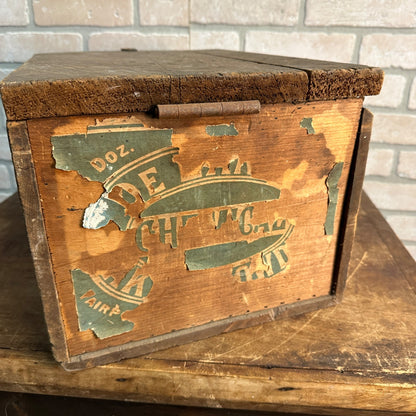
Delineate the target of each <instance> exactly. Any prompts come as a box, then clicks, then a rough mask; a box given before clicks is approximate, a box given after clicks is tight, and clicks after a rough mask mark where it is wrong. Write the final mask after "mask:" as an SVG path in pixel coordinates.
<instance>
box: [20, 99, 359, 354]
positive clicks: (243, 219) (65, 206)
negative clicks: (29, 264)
mask: <svg viewBox="0 0 416 416" xmlns="http://www.w3.org/2000/svg"><path fill="white" fill-rule="evenodd" d="M361 104H362V100H361V99H357V100H349V101H344V100H343V101H334V102H332V101H331V102H316V103H308V104H304V105H302V106H296V105H292V104H280V105H277V106H264V107H263V109H262V111H261V113H260V114H259V115H242V116H232V117H230V116H223V117H210V118H207V119H198V120H195V119H187V120H157V119H153V118H150V117H149V116H147V115H145V114H143V113H141V114H137V115H135V116H132V117H124V118H120V117H118V118H115V119H109V118H108V117H104V116H103V117H100V118H98V119H97V118H96V117H74V118H65V119H59V118H56V119H54V118H53V119H46V120H45V119H43V120H31V121H29V122H28V131H29V139H30V143H31V151H32V154H33V162H34V166H35V171H36V176H37V183H38V187H39V192H40V200H41V201H42V212H43V214H44V218H45V220H44V221H45V228H46V235H47V239H48V243H49V247H50V252H51V260H52V265H53V270H54V275H55V277H54V284H55V285H56V289H57V293H58V301H59V304H60V308H61V319H62V322H63V327H64V331H65V341H66V343H67V346H68V355H69V357H70V358H72V357H74V356H78V355H80V354H85V353H90V352H95V351H99V350H103V349H105V348H108V347H117V346H119V345H123V344H127V343H128V342H133V341H134V342H135V341H141V340H147V339H152V338H153V337H156V336H161V335H164V334H169V333H171V332H172V331H177V330H183V329H189V330H190V331H193V328H194V327H197V326H199V325H203V324H208V323H210V322H212V321H221V320H224V319H231V318H232V317H236V316H241V315H244V314H247V313H264V312H263V311H264V310H269V309H270V310H271V314H272V315H273V316H271V317H268V320H269V319H274V317H275V312H274V311H273V308H278V307H282V305H288V304H296V303H299V310H305V309H307V308H309V307H310V306H308V305H309V304H310V305H313V303H312V301H313V302H315V301H316V302H317V304H318V303H319V302H321V301H325V302H326V301H327V298H329V297H330V296H329V295H331V290H332V284H333V277H334V276H333V270H334V264H335V250H336V246H337V236H338V227H339V222H340V218H341V214H342V209H341V207H342V206H343V200H344V193H345V189H346V184H347V179H348V176H349V167H350V163H351V158H352V153H353V149H354V144H355V138H356V132H357V129H358V120H359V114H360V111H361ZM305 120H309V123H310V125H304V126H302V123H303V122H304V121H305ZM97 123H98V125H101V126H105V127H101V129H103V130H102V131H107V130H109V131H113V130H114V129H113V130H111V125H113V126H119V125H120V123H127V124H126V125H128V126H131V125H133V124H135V125H138V124H139V123H143V124H144V126H145V127H144V128H145V129H149V128H153V129H166V128H172V129H173V134H172V137H171V144H172V146H173V147H172V149H177V150H172V151H171V152H174V153H175V152H176V154H174V158H173V161H174V164H172V162H170V163H171V165H168V168H169V169H170V170H169V172H168V174H167V175H168V176H174V175H175V172H176V170H175V168H176V167H177V166H179V170H180V175H181V178H179V179H178V180H179V181H181V182H182V183H186V181H188V180H194V179H196V178H199V179H197V180H198V181H199V180H200V179H201V167H202V170H203V169H205V170H206V171H205V174H203V175H202V176H203V178H202V179H203V180H205V179H206V178H208V179H215V180H218V181H221V180H223V178H225V179H227V178H229V175H230V169H231V167H230V166H231V162H232V161H233V160H234V161H236V162H235V164H236V166H237V167H236V169H237V171H238V173H240V174H241V175H242V172H243V170H246V171H247V172H246V173H244V175H246V176H244V177H245V178H249V179H250V181H251V180H252V178H255V179H261V180H263V181H266V182H264V183H267V184H268V186H269V185H272V186H274V187H275V188H273V189H277V188H278V189H280V192H281V194H280V196H279V197H278V198H275V197H273V198H269V200H265V199H260V200H256V199H254V200H251V199H247V201H240V202H238V201H237V202H236V201H234V202H232V201H229V202H228V203H225V202H224V204H223V205H224V206H227V205H232V206H233V209H234V211H235V212H234V211H233V212H234V214H233V213H232V210H231V208H230V209H229V212H228V211H227V210H224V209H221V207H220V208H215V207H216V206H215V205H214V208H211V207H210V206H208V208H204V207H202V209H199V208H198V210H197V211H195V209H196V208H194V209H193V210H192V207H189V208H187V207H185V208H184V209H183V212H184V214H185V215H186V218H185V217H184V216H183V214H182V212H178V213H177V211H178V209H176V208H175V210H176V211H175V210H174V211H172V212H171V213H170V215H168V216H166V215H162V214H163V213H162V214H159V215H157V212H156V214H152V216H150V218H153V219H152V220H150V221H151V222H150V223H149V222H147V225H146V226H145V227H143V228H140V227H142V225H139V224H143V222H140V221H141V219H140V218H139V219H137V223H136V224H135V225H133V226H132V227H131V228H129V229H127V230H126V231H120V230H119V229H118V226H117V225H116V224H115V223H113V222H111V223H110V224H108V225H107V226H105V227H103V228H102V229H98V230H91V229H86V228H85V227H82V226H81V224H82V222H83V217H84V218H85V213H84V212H85V209H86V208H87V207H88V206H89V204H92V203H95V201H97V200H99V198H100V195H101V194H102V193H103V191H104V189H103V185H102V183H100V182H99V181H97V180H95V181H90V180H88V179H86V178H85V174H84V177H82V175H80V174H79V172H77V171H75V170H76V168H74V167H70V168H67V166H65V164H66V163H69V164H70V163H72V162H71V161H68V160H65V161H64V164H63V165H62V167H61V169H56V168H55V163H57V164H58V165H59V161H57V160H58V157H57V154H58V153H57V151H58V146H59V142H58V141H56V140H55V141H54V142H53V143H54V152H55V153H54V154H55V161H54V159H53V157H52V145H51V137H52V136H54V137H55V136H59V138H60V140H69V139H67V138H66V135H68V134H74V133H80V132H81V133H82V132H85V131H86V130H87V127H88V126H93V127H94V129H93V131H95V132H96V131H97V127H99V126H97ZM208 124H209V125H208ZM209 127H211V128H212V129H214V127H216V128H218V127H220V128H227V129H229V128H231V130H232V132H230V133H229V134H228V133H227V134H228V135H227V134H226V135H224V134H223V133H224V132H220V133H221V134H219V135H216V134H211V135H210V134H207V132H208V131H209ZM114 128H116V127H114ZM117 128H118V127H117ZM128 128H131V127H128ZM310 129H313V131H311V130H310ZM100 131H101V130H100ZM146 131H147V130H146ZM157 131H162V132H166V130H157ZM157 131H156V132H157ZM76 137H78V136H76ZM100 137H101V136H100ZM102 137H104V136H102ZM276 138H278V140H276ZM100 140H102V141H103V142H104V140H105V139H104V138H103V139H100ZM294 144H295V145H294ZM71 146H73V145H71ZM71 146H68V149H66V148H65V152H67V153H68V154H71V152H72V153H74V152H75V151H76V149H75V146H73V147H72V148H71ZM131 146H133V145H131ZM117 149H118V150H116V149H113V148H112V147H111V145H110V144H108V143H104V144H103V145H102V148H101V149H100V152H101V153H99V152H98V153H97V154H96V153H93V154H92V156H91V158H92V159H94V160H96V159H97V158H100V160H102V159H101V158H104V155H106V156H105V157H106V158H107V159H109V158H110V159H111V160H113V159H115V158H117V157H120V158H121V157H123V156H122V155H127V154H128V152H133V149H132V148H131V149H130V148H129V149H127V150H126V149H122V150H120V149H119V148H118V147H117ZM114 151H116V152H117V153H115V152H114ZM120 151H121V152H123V153H120V154H119V155H118V156H117V154H118V152H120ZM136 151H137V150H136ZM110 153H111V154H110ZM270 155H273V156H272V157H270ZM97 160H98V159H97ZM96 163H98V166H100V165H99V164H100V163H102V162H96ZM176 164H177V166H174V165H176ZM340 164H341V165H342V164H343V167H342V171H340V178H339V180H337V184H336V188H337V190H339V195H338V197H337V198H336V204H337V205H336V206H338V209H336V211H334V231H333V233H330V232H328V231H325V227H324V223H326V217H327V206H328V189H327V185H326V184H327V179H328V176H329V175H330V173H331V171H332V170H333V169H334V166H340ZM88 165H89V164H88ZM244 165H246V167H245V168H244ZM126 166H128V165H126ZM64 169H66V170H64ZM152 169H154V168H153V167H152ZM152 172H153V171H152ZM154 172H156V171H154ZM154 172H153V173H154ZM160 174H161V175H162V174H163V171H162V172H160ZM204 175H205V176H204ZM223 175H225V176H223ZM227 175H228V176H227ZM241 175H240V176H241ZM136 176H137V175H136ZM231 176H232V175H231ZM240 176H238V178H237V179H238V180H245V179H244V178H243V176H241V177H240ZM242 178H243V179H242ZM225 179H224V180H225ZM168 180H170V179H169V177H168V178H166V174H165V179H163V181H162V180H161V181H160V183H158V184H156V182H154V183H155V184H156V185H155V188H156V189H154V190H153V191H154V192H156V191H157V190H158V188H160V187H162V186H166V187H169V186H172V185H169V183H168ZM218 181H217V182H218ZM199 183H200V182H198V184H199ZM122 185H123V186H124V184H122ZM174 185H176V183H174ZM192 186H193V185H192ZM260 186H263V185H262V184H261V185H260ZM123 189H124V190H125V189H127V190H129V188H123ZM192 189H193V188H192ZM192 189H191V190H192ZM130 191H131V190H130ZM337 192H338V191H337ZM133 194H134V193H133ZM142 195H143V193H142ZM201 195H202V194H198V201H199V200H201V198H202V196H201ZM136 196H137V195H136ZM110 197H112V198H114V200H117V201H121V202H123V200H122V199H120V196H119V195H118V191H117V188H115V190H114V192H113V191H111V192H110ZM162 200H163V198H162V197H161V199H160V200H156V202H158V201H162ZM112 201H113V200H112ZM149 201H152V199H151V198H150V200H149ZM253 201H254V202H253ZM256 201H257V202H256ZM265 201H266V202H265ZM106 202H108V199H106ZM191 202H192V201H191ZM247 204H251V205H253V207H252V208H253V209H252V210H250V211H248V208H247V206H248V205H247ZM154 205H155V201H153V203H152V204H151V205H146V204H143V201H142V199H141V198H137V200H136V202H134V203H131V204H126V201H124V205H123V207H124V208H125V209H126V211H127V212H128V213H130V214H131V215H132V218H133V217H134V215H135V213H137V212H144V211H143V209H150V208H151V207H152V206H154ZM179 211H180V210H179ZM194 211H195V212H198V216H197V215H195V212H194ZM221 211H222V213H223V214H224V213H225V214H226V215H227V217H225V216H224V217H223V223H221V224H220V223H219V221H220V220H219V218H220V216H221V215H222V214H221ZM189 214H192V215H189ZM213 215H214V217H215V218H216V219H215V220H213V218H214V217H213ZM234 215H235V218H234V221H233V220H232V218H233V216H234ZM136 216H137V214H136ZM172 217H174V219H175V222H173V221H172ZM184 218H185V221H184ZM162 221H163V222H162ZM166 221H170V223H169V224H168V225H166ZM269 223H270V224H269ZM274 223H276V224H278V226H279V227H280V228H279V229H282V230H283V231H278V232H279V233H280V234H282V235H290V237H288V238H287V241H286V244H285V246H284V251H283V252H282V250H283V247H282V246H279V247H280V248H279V250H278V251H277V255H279V256H280V257H279V260H278V261H279V262H280V263H279V265H280V266H279V267H282V270H280V269H279V270H275V268H274V266H273V267H270V266H267V267H266V266H264V264H263V262H262V257H261V256H259V255H258V256H257V257H255V256H254V254H248V255H247V256H243V259H244V261H243V262H242V261H241V260H238V259H237V260H229V261H226V262H225V263H224V264H219V265H218V266H216V265H215V264H214V265H211V264H208V265H202V266H201V267H199V266H198V267H199V268H198V267H197V268H196V269H194V270H192V263H191V262H190V261H188V260H186V259H187V257H186V256H188V254H187V253H190V252H192V250H200V247H201V246H203V247H206V246H210V245H215V244H218V243H222V244H224V248H221V251H224V252H225V251H228V247H229V245H227V244H233V243H232V242H233V241H239V240H241V239H242V238H244V241H246V242H247V244H256V243H257V241H259V240H260V239H262V238H264V235H271V237H267V238H274V237H273V232H272V224H274ZM154 224H158V225H154ZM215 224H217V225H215ZM257 224H259V225H260V224H263V226H262V227H260V226H258V227H256V225H257ZM264 224H265V225H264ZM185 225H186V227H185ZM152 227H154V228H152ZM265 227H267V233H266V231H265ZM293 227H294V228H293ZM172 229H174V231H175V233H172ZM176 229H178V231H177V236H176ZM137 230H139V231H137ZM169 230H170V231H169ZM162 231H163V232H162ZM269 231H270V232H271V233H272V234H270V232H269ZM289 231H290V232H291V234H290V233H289ZM283 233H284V234H283ZM174 234H175V237H174ZM274 234H277V232H274ZM280 234H279V235H280ZM273 241H274V240H273ZM135 242H136V244H135ZM221 247H222V246H221ZM221 254H222V253H221V252H216V254H215V255H211V254H205V255H204V256H203V258H202V259H201V260H199V261H206V259H209V261H211V262H214V261H215V260H216V259H217V258H220V257H221ZM140 256H147V257H146V258H145V260H144V263H145V264H144V263H143V264H141V265H140V273H141V275H140V276H149V278H148V277H146V279H148V280H149V279H151V281H152V283H153V287H152V289H151V292H150V294H149V295H148V298H146V299H145V302H143V304H140V306H138V307H136V308H134V309H133V308H130V309H127V312H126V311H125V310H123V309H121V310H122V312H123V321H122V322H119V325H120V327H122V325H127V324H126V322H127V323H128V324H130V325H131V326H130V328H129V329H127V330H120V331H119V332H117V333H116V332H112V333H111V334H110V335H108V333H107V332H105V333H104V332H103V331H107V328H104V329H102V328H101V327H98V324H97V325H96V326H93V325H89V326H86V327H81V323H79V322H81V321H80V320H81V319H85V318H84V315H86V314H91V313H92V314H93V315H94V314H95V315H99V318H101V315H103V317H104V318H107V317H111V316H113V315H114V314H117V312H116V307H115V306H112V305H111V304H109V303H108V302H107V301H104V300H103V298H102V297H101V298H99V297H98V295H95V294H96V293H97V290H96V286H95V285H92V284H90V286H88V287H82V292H79V293H78V292H77V286H76V283H77V280H79V279H80V277H82V278H87V277H88V278H91V276H104V277H105V278H106V279H107V278H111V279H114V281H115V283H116V284H117V285H118V287H119V288H120V287H122V289H120V290H119V291H118V292H117V293H119V292H121V291H123V292H124V293H128V294H132V292H131V291H130V292H129V291H126V290H125V289H124V287H125V286H122V285H123V284H124V285H125V283H123V282H124V281H125V279H126V278H127V277H128V274H129V273H130V270H133V269H132V267H136V266H135V264H136V263H137V259H138V257H139V258H142V259H143V258H144V257H140ZM247 258H251V259H253V260H250V261H251V263H250V264H248V263H247V261H248V260H246V259H247ZM185 263H186V264H185ZM230 264H232V265H233V267H231V266H230ZM247 264H248V265H247ZM286 264H287V269H284V267H283V265H285V266H286ZM188 269H189V270H188ZM263 271H264V272H265V273H266V274H267V273H268V274H269V275H270V276H272V275H273V276H272V277H270V278H269V277H268V276H269V275H265V276H266V278H265V277H263ZM75 273H77V274H76V275H75ZM79 275H80V276H79ZM94 278H95V277H94ZM45 279H46V277H42V280H45ZM97 279H98V278H97ZM87 280H88V279H87ZM131 281H132V280H130V282H131ZM133 282H136V281H135V280H133ZM74 287H75V289H74ZM137 287H139V286H137ZM113 288H114V285H113V286H111V287H110V290H112V293H115V292H114V290H113ZM128 288H129V289H130V286H128ZM135 288H136V286H133V285H132V286H131V289H132V290H133V292H134V293H138V291H139V290H138V289H137V288H136V289H135ZM117 293H116V294H115V295H116V296H118V295H117ZM118 299H119V298H118ZM225 300H226V301H225ZM302 302H306V305H303V303H302ZM308 302H309V303H308ZM85 305H87V307H86V306H85ZM109 305H110V306H109ZM80 308H84V311H85V310H86V312H83V311H82V310H81V309H80ZM117 308H118V305H117ZM120 308H121V306H120ZM302 308H304V309H302ZM131 309H132V310H131ZM113 311H114V313H113ZM118 314H119V315H120V312H118ZM95 315H94V316H93V318H90V315H88V316H87V319H97V318H96V317H95ZM119 320H120V318H119ZM112 325H113V327H111V330H113V328H114V327H115V325H116V324H112ZM237 325H238V323H237ZM101 326H103V325H101ZM107 326H108V325H107ZM232 327H233V325H232V322H231V321H230V324H227V328H228V329H227V330H230V329H231V328H232ZM234 327H236V325H234ZM195 333H197V331H195ZM207 334H209V332H207ZM173 335H174V334H173ZM173 335H172V336H173ZM196 336H197V335H195V337H196ZM201 336H202V335H201ZM156 342H157V339H156V341H155V345H154V346H153V348H154V349H157V348H158V346H157V343H156ZM178 342H179V341H178ZM127 348H128V345H127ZM64 361H65V360H64Z"/></svg>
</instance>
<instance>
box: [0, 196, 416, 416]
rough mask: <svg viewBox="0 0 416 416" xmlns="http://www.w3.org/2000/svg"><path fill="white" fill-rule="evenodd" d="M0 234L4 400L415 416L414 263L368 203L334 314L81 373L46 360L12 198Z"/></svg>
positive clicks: (0, 218) (1, 216)
mask: <svg viewBox="0 0 416 416" xmlns="http://www.w3.org/2000/svg"><path fill="white" fill-rule="evenodd" d="M0 230H1V232H0V247H1V251H0V253H1V262H0V285H1V290H0V304H1V308H0V387H1V389H2V390H4V391H14V392H26V393H29V392H32V393H37V394H39V393H40V394H53V395H64V396H76V397H89V398H105V399H115V400H133V401H139V402H148V403H163V404H174V405H186V406H205V407H212V408H219V407H222V408H230V409H251V410H262V411H265V410H267V411H280V412H293V413H304V414H327V415H353V416H354V415H371V416H373V415H411V414H414V413H415V412H416V381H415V380H416V378H415V376H416V370H415V364H416V355H415V349H414V345H415V342H416V335H415V334H416V323H415V322H416V321H415V319H414V316H415V314H416V294H415V291H414V287H413V286H412V283H411V282H413V281H414V279H415V276H416V264H415V262H414V261H413V260H412V258H411V256H410V254H409V253H407V251H406V250H405V248H404V247H403V245H402V244H401V243H400V241H399V240H398V238H397V237H396V236H395V235H394V234H393V232H392V230H391V229H390V228H389V226H388V225H387V223H386V222H385V221H384V219H383V218H382V217H381V215H380V213H379V212H378V210H377V209H376V208H375V207H374V205H373V204H372V203H371V202H370V201H369V199H368V198H367V197H366V196H365V195H363V199H362V203H361V209H360V214H359V217H358V226H357V234H356V239H355V242H354V246H353V251H352V256H351V267H350V272H349V278H348V280H347V285H346V290H345V296H344V299H343V301H342V302H341V303H340V304H338V305H337V306H335V307H334V308H331V309H325V310H320V311H315V312H312V313H309V314H305V315H303V316H298V317H294V318H289V319H286V320H284V321H279V322H271V323H268V324H265V325H262V326H258V327H256V328H249V329H244V330H240V331H236V332H233V333H229V334H224V335H219V336H216V337H212V338H210V339H206V340H202V341H198V342H194V343H192V344H188V345H184V346H181V347H176V348H171V349H169V350H166V351H160V352H158V353H154V354H150V355H147V356H144V357H141V358H136V359H130V360H126V361H123V362H120V363H116V364H110V365H106V366H102V367H96V368H94V369H89V370H84V371H79V372H76V373H68V372H65V371H64V370H63V369H62V368H61V367H60V365H59V364H58V363H56V362H55V361H54V359H53V357H52V354H51V352H50V346H49V344H48V338H47V331H46V328H45V326H44V322H43V318H42V315H43V314H42V310H41V306H40V299H39V295H38V288H37V287H36V280H35V277H34V270H33V267H31V258H30V254H29V250H28V245H27V241H26V238H25V226H24V221H23V217H22V214H21V210H20V207H19V203H18V199H17V197H16V196H14V197H13V198H10V199H9V200H7V201H6V202H5V203H3V204H2V205H1V207H0ZM165 410H166V409H165ZM171 410H172V411H177V409H176V408H173V409H171ZM176 414H181V413H176ZM183 414H189V413H186V412H185V413H183ZM202 414H211V413H202ZM212 414H216V413H212ZM218 414H223V413H218ZM224 414H228V413H224Z"/></svg>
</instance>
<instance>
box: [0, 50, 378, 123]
mask: <svg viewBox="0 0 416 416" xmlns="http://www.w3.org/2000/svg"><path fill="white" fill-rule="evenodd" d="M382 82H383V72H382V71H381V70H380V69H378V68H371V67H365V66H362V65H361V66H360V65H352V64H340V63H331V62H322V61H312V60H307V59H306V60H305V59H298V58H288V57H276V56H271V55H261V54H246V53H243V52H232V51H175V52H173V51H163V52H158V51H146V52H143V51H139V52H82V53H63V54H56V53H55V54H45V55H35V56H34V57H33V58H32V59H30V60H29V61H28V62H26V63H25V64H24V65H22V66H21V67H20V68H18V69H17V70H16V71H14V72H13V73H12V74H10V75H9V76H8V77H7V78H6V79H5V80H4V81H3V82H2V83H0V93H1V96H2V100H3V104H4V107H5V110H6V115H7V118H8V120H25V119H31V118H38V117H54V116H70V115H83V114H109V113H124V112H137V111H149V110H150V109H151V108H152V106H154V105H158V104H183V103H200V102H217V101H242V100H259V101H260V102H261V103H262V104H274V103H281V102H302V101H307V100H328V99H337V98H355V97H363V96H365V95H376V94H378V93H379V92H380V89H381V85H382Z"/></svg>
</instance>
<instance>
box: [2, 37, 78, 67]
mask: <svg viewBox="0 0 416 416" xmlns="http://www.w3.org/2000/svg"><path fill="white" fill-rule="evenodd" d="M0 45H2V47H1V48H0V61H3V62H25V61H27V60H28V59H29V58H31V57H32V55H34V54H35V53H48V52H79V51H82V36H81V35H80V34H79V33H53V32H48V33H45V32H42V33H36V32H6V33H0Z"/></svg>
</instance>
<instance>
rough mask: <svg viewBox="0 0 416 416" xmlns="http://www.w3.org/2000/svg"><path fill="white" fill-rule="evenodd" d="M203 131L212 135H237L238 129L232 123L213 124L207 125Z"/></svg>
mask: <svg viewBox="0 0 416 416" xmlns="http://www.w3.org/2000/svg"><path fill="white" fill-rule="evenodd" d="M205 131H206V132H207V133H208V134H209V135H210V136H214V137H219V136H237V135H238V131H237V129H236V128H235V126H234V124H233V123H231V124H217V125H215V126H207V127H206V129H205Z"/></svg>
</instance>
